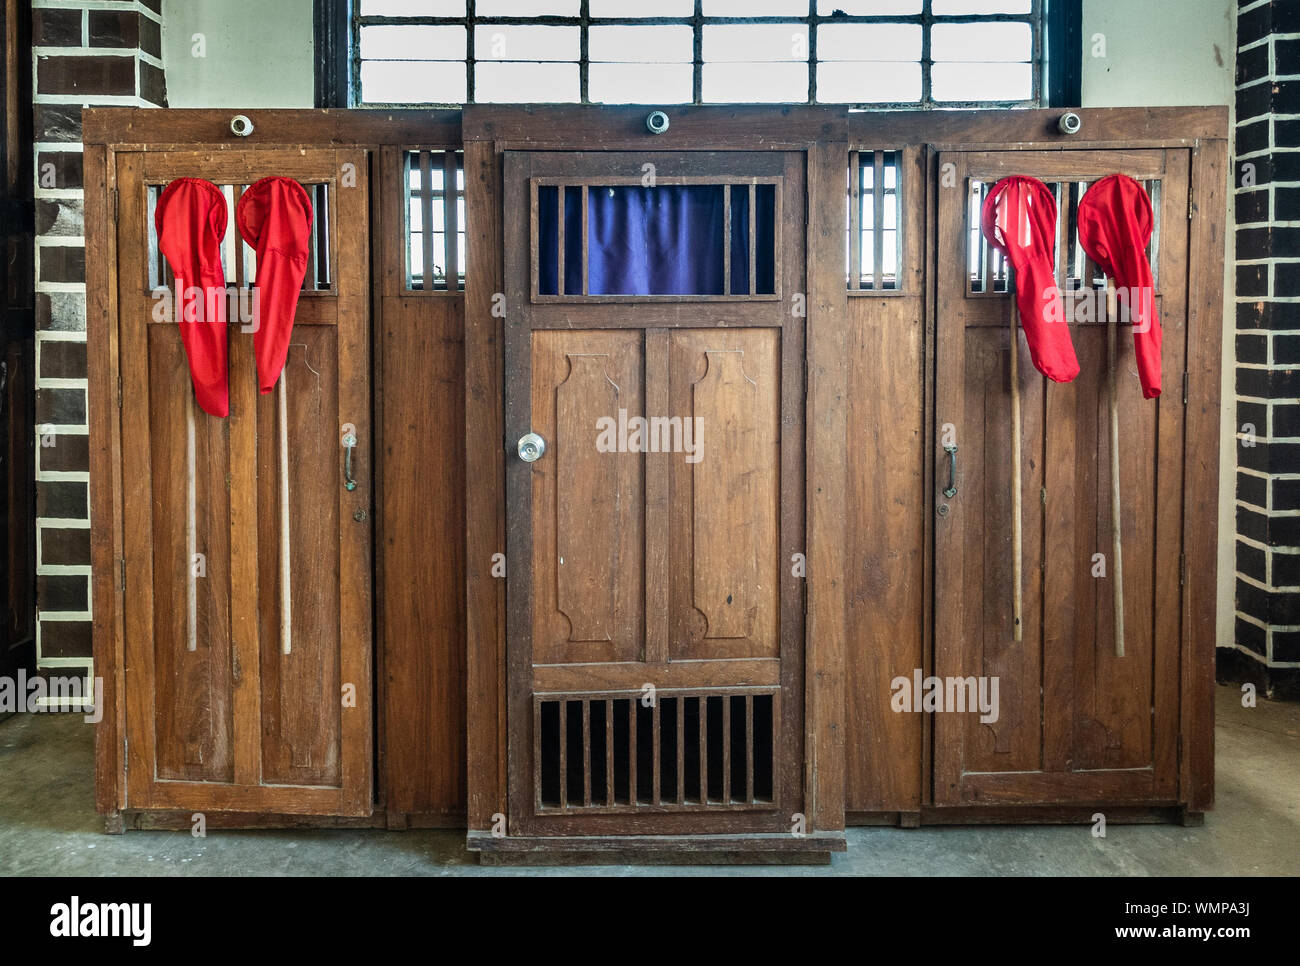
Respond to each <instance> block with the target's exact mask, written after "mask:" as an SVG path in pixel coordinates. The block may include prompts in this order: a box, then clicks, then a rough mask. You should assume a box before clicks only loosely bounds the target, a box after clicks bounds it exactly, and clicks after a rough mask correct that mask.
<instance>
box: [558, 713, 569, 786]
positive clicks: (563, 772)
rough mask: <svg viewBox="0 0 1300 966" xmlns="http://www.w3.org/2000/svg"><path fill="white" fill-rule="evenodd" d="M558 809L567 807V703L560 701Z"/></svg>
mask: <svg viewBox="0 0 1300 966" xmlns="http://www.w3.org/2000/svg"><path fill="white" fill-rule="evenodd" d="M559 704H560V808H568V807H569V702H568V701H563V700H562V701H560V702H559Z"/></svg>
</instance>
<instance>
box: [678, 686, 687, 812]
mask: <svg viewBox="0 0 1300 966" xmlns="http://www.w3.org/2000/svg"><path fill="white" fill-rule="evenodd" d="M676 703H677V804H678V805H681V804H683V803H685V801H686V699H685V698H678V699H677V702H676Z"/></svg>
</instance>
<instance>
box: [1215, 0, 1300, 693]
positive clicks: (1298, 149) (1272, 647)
mask: <svg viewBox="0 0 1300 966" xmlns="http://www.w3.org/2000/svg"><path fill="white" fill-rule="evenodd" d="M1235 153H1236V160H1235V177H1236V192H1235V203H1236V221H1237V229H1236V230H1237V334H1236V348H1237V371H1236V387H1237V392H1236V396H1237V429H1238V434H1237V443H1238V445H1237V486H1236V498H1237V507H1236V516H1237V535H1236V540H1237V546H1236V550H1237V552H1236V561H1237V565H1236V571H1237V572H1236V614H1235V621H1234V625H1235V635H1234V636H1235V642H1234V644H1233V645H1232V646H1231V647H1227V648H1220V650H1219V673H1220V678H1221V679H1227V680H1237V681H1242V680H1251V681H1255V682H1257V683H1259V684H1261V685H1262V686H1264V687H1266V688H1268V689H1269V690H1272V691H1274V692H1284V693H1287V694H1295V693H1296V692H1297V691H1300V688H1297V684H1298V683H1300V3H1297V2H1296V0H1239V3H1238V16H1237V122H1236V148H1235Z"/></svg>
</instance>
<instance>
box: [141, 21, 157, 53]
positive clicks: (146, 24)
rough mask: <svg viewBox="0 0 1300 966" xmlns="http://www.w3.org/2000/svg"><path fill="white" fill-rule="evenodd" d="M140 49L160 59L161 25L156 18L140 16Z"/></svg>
mask: <svg viewBox="0 0 1300 966" xmlns="http://www.w3.org/2000/svg"><path fill="white" fill-rule="evenodd" d="M140 49H141V50H143V51H144V52H145V53H146V54H152V55H153V56H155V57H157V58H158V59H159V60H162V25H161V24H159V23H158V21H157V20H151V19H150V18H148V17H141V18H140Z"/></svg>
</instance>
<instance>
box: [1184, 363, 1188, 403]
mask: <svg viewBox="0 0 1300 966" xmlns="http://www.w3.org/2000/svg"><path fill="white" fill-rule="evenodd" d="M1187 383H1188V377H1187V370H1186V369H1184V370H1183V405H1184V406H1186V405H1187Z"/></svg>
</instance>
